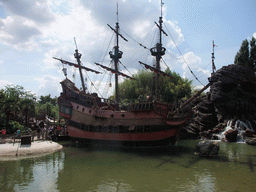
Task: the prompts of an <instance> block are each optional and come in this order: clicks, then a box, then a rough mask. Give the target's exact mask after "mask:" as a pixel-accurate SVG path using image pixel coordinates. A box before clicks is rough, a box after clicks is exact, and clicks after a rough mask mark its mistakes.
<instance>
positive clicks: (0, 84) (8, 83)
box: [0, 79, 13, 89]
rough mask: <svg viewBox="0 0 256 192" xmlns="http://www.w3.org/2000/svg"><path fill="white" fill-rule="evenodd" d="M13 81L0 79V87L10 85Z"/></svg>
mask: <svg viewBox="0 0 256 192" xmlns="http://www.w3.org/2000/svg"><path fill="white" fill-rule="evenodd" d="M12 84H13V83H11V82H9V81H6V80H1V79H0V89H4V88H5V86H7V85H12Z"/></svg>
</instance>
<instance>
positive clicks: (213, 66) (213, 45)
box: [212, 41, 216, 73]
mask: <svg viewBox="0 0 256 192" xmlns="http://www.w3.org/2000/svg"><path fill="white" fill-rule="evenodd" d="M215 46H216V45H215V44H214V41H212V73H214V71H215V70H216V67H215V64H214V59H215V57H214V47H215Z"/></svg>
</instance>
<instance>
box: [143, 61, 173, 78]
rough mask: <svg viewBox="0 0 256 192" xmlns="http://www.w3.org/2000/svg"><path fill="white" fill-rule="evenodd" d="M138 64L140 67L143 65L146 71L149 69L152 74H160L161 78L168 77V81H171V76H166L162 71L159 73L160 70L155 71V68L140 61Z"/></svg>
mask: <svg viewBox="0 0 256 192" xmlns="http://www.w3.org/2000/svg"><path fill="white" fill-rule="evenodd" d="M139 63H140V64H141V65H144V66H145V67H146V68H147V69H149V70H150V71H153V72H154V73H158V74H160V75H163V76H165V77H169V78H170V79H172V76H171V75H169V74H167V73H165V72H163V71H160V70H158V69H156V68H155V67H151V66H150V65H147V64H145V63H142V62H141V61H139Z"/></svg>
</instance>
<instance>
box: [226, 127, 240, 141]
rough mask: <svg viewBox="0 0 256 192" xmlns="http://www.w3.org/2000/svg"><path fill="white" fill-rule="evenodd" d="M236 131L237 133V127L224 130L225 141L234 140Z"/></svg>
mask: <svg viewBox="0 0 256 192" xmlns="http://www.w3.org/2000/svg"><path fill="white" fill-rule="evenodd" d="M237 133H238V130H237V129H229V130H227V131H226V132H225V137H226V139H227V141H228V142H236V138H237Z"/></svg>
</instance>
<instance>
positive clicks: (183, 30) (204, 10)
mask: <svg viewBox="0 0 256 192" xmlns="http://www.w3.org/2000/svg"><path fill="white" fill-rule="evenodd" d="M116 2H117V1H116V0H107V1H106V0H97V1H93V0H86V1H85V0H74V1H69V0H2V1H0V68H1V70H0V88H4V87H5V86H6V85H8V84H14V85H21V86H23V87H24V88H25V89H26V90H27V91H31V92H32V93H35V94H37V95H38V96H40V95H48V94H51V95H52V96H58V95H59V94H60V92H61V87H60V84H59V82H60V81H61V80H62V79H64V76H63V74H62V71H61V69H62V64H61V63H60V62H58V61H56V60H54V59H53V58H52V57H58V58H62V59H66V60H69V61H72V62H75V59H74V57H73V54H74V50H75V45H74V37H76V41H77V45H78V49H79V52H80V53H82V55H83V56H82V62H83V65H84V66H87V67H90V68H93V69H96V70H101V69H98V67H97V66H95V65H94V62H99V63H102V64H104V65H107V66H108V65H109V64H110V59H109V56H108V52H109V51H110V50H112V47H113V46H114V43H113V42H112V43H110V40H111V37H112V35H113V33H112V31H111V30H110V29H109V28H108V26H107V24H110V25H111V26H112V27H114V26H115V23H116V19H117V18H116ZM163 2H164V6H163V17H164V23H165V24H164V30H165V31H166V32H167V33H168V34H169V36H168V37H164V39H163V44H164V45H165V47H166V48H167V51H166V55H165V57H164V61H165V63H166V65H167V66H168V67H170V69H171V70H173V71H176V72H178V73H180V75H181V76H183V77H186V78H188V79H189V80H193V85H194V86H195V87H197V86H200V85H201V84H200V83H199V82H197V81H196V80H195V79H194V77H193V76H192V75H191V74H190V72H189V70H188V67H187V65H186V63H187V64H188V65H189V67H190V68H191V69H192V71H193V72H194V74H196V75H197V77H198V78H199V80H200V81H201V82H202V83H203V84H206V83H207V78H208V77H209V76H210V73H211V53H212V41H213V40H214V42H215V44H216V45H217V47H215V58H216V59H215V64H216V68H217V69H220V68H221V67H222V66H225V65H228V64H231V63H233V61H234V57H235V54H236V52H237V51H238V50H239V48H240V46H241V43H242V41H243V40H245V39H248V40H250V39H251V37H252V36H254V37H256V28H255V26H256V25H255V24H256V22H255V18H256V12H255V8H256V1H254V0H244V1H241V0H236V1H228V0H214V1H212V0H208V1H206V0H172V1H167V0H165V1H163ZM118 5H119V23H120V29H121V33H122V35H123V36H125V37H126V38H127V39H128V43H127V42H124V41H122V40H120V49H121V50H122V51H123V52H124V54H123V58H122V60H121V62H122V64H124V65H126V67H127V68H128V70H129V72H131V73H136V72H137V71H138V70H142V66H140V65H139V63H138V61H142V62H145V63H148V64H150V65H152V63H153V61H152V58H151V57H150V55H149V51H148V50H145V49H143V48H141V47H140V46H138V43H142V44H143V45H145V46H147V47H148V48H150V47H151V46H153V45H154V44H155V43H156V41H154V40H153V39H154V38H153V37H154V34H156V30H157V28H156V26H155V24H154V21H158V18H159V16H160V0H118ZM170 35H171V36H172V37H173V39H174V41H175V43H174V42H173V41H172V38H170ZM109 45H110V46H109ZM175 45H177V46H178V48H179V50H180V52H181V53H182V56H181V55H180V54H179V51H178V50H177V49H176V46H175ZM106 53H107V54H106ZM182 57H183V58H185V60H186V63H185V62H184V60H183V59H182ZM166 65H165V64H164V63H163V65H162V69H163V70H164V69H165V68H166ZM67 69H68V77H69V78H70V79H71V80H74V81H75V83H76V85H77V86H78V87H80V86H81V84H80V77H79V74H78V70H75V69H72V68H71V67H67ZM120 70H122V71H123V72H124V73H126V74H128V75H130V74H129V72H127V71H126V70H125V69H124V68H123V67H122V66H120ZM73 74H75V77H74V76H73ZM84 75H85V77H86V75H88V77H87V86H88V89H89V91H91V92H94V91H95V88H93V87H92V86H91V85H92V83H91V82H90V81H93V84H94V85H95V86H96V88H97V90H100V94H101V95H103V96H104V94H106V91H107V94H108V95H109V94H111V93H112V91H113V87H114V86H112V88H110V90H108V89H107V87H106V86H105V85H108V81H109V79H110V77H109V75H108V74H106V75H104V78H103V77H102V76H96V75H94V74H91V73H87V74H85V73H84ZM112 80H113V77H112ZM120 80H122V79H121V78H120ZM100 82H101V83H100ZM112 84H113V83H112ZM111 89H112V90H111Z"/></svg>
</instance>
